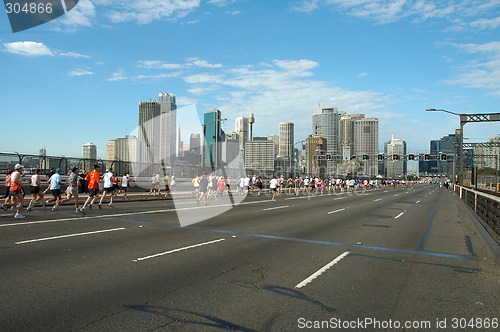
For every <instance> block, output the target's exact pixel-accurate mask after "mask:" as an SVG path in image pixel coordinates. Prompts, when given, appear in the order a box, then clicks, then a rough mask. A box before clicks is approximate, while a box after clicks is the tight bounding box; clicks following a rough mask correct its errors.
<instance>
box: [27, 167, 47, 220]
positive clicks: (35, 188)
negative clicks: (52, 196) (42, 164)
mask: <svg viewBox="0 0 500 332" xmlns="http://www.w3.org/2000/svg"><path fill="white" fill-rule="evenodd" d="M40 172H41V171H40V169H39V168H37V169H36V171H35V174H33V175H32V176H31V180H30V182H31V183H30V192H31V194H32V195H33V199H32V200H31V201H30V204H29V205H28V211H31V209H32V208H33V207H34V206H35V204H36V203H37V202H38V201H40V200H43V196H44V195H43V192H42V191H41V190H40Z"/></svg>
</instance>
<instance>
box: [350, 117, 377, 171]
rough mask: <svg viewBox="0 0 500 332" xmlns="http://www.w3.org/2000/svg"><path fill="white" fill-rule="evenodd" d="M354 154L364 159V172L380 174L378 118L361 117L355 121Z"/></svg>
mask: <svg viewBox="0 0 500 332" xmlns="http://www.w3.org/2000/svg"><path fill="white" fill-rule="evenodd" d="M354 155H355V156H356V157H357V158H361V157H362V156H363V155H367V156H368V158H369V159H368V160H363V166H364V168H365V169H364V174H365V175H368V176H377V175H378V160H377V156H378V119H377V118H361V119H357V120H356V121H354Z"/></svg>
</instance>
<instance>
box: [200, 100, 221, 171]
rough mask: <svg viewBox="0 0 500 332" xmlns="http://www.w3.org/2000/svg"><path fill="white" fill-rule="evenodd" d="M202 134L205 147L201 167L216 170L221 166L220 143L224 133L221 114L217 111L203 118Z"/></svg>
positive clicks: (212, 111)
mask: <svg viewBox="0 0 500 332" xmlns="http://www.w3.org/2000/svg"><path fill="white" fill-rule="evenodd" d="M203 119H204V120H203V134H204V136H205V137H204V140H205V146H204V149H203V165H204V166H205V167H211V168H212V170H216V169H217V168H219V166H220V165H221V163H220V161H221V158H220V156H221V145H220V143H221V141H223V140H224V131H223V130H222V129H221V121H222V118H221V112H220V111H219V110H217V109H214V110H211V111H208V112H206V113H205V114H204V118H203Z"/></svg>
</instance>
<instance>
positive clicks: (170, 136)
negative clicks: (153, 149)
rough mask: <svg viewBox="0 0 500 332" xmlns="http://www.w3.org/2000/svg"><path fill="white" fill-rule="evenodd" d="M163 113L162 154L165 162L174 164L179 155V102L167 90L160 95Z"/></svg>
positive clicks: (161, 112)
mask: <svg viewBox="0 0 500 332" xmlns="http://www.w3.org/2000/svg"><path fill="white" fill-rule="evenodd" d="M158 103H159V104H160V114H161V129H160V130H161V141H160V142H161V151H162V152H161V154H162V155H163V156H164V157H163V158H165V164H167V165H173V163H174V160H175V157H176V156H177V155H178V148H177V144H176V142H177V135H176V128H177V104H176V102H175V95H173V94H171V93H167V92H163V93H160V94H159V95H158Z"/></svg>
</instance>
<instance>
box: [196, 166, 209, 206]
mask: <svg viewBox="0 0 500 332" xmlns="http://www.w3.org/2000/svg"><path fill="white" fill-rule="evenodd" d="M207 190H208V179H207V176H206V174H205V173H203V175H202V176H201V179H200V196H199V198H198V200H197V202H198V206H199V205H200V202H201V203H203V206H207Z"/></svg>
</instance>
